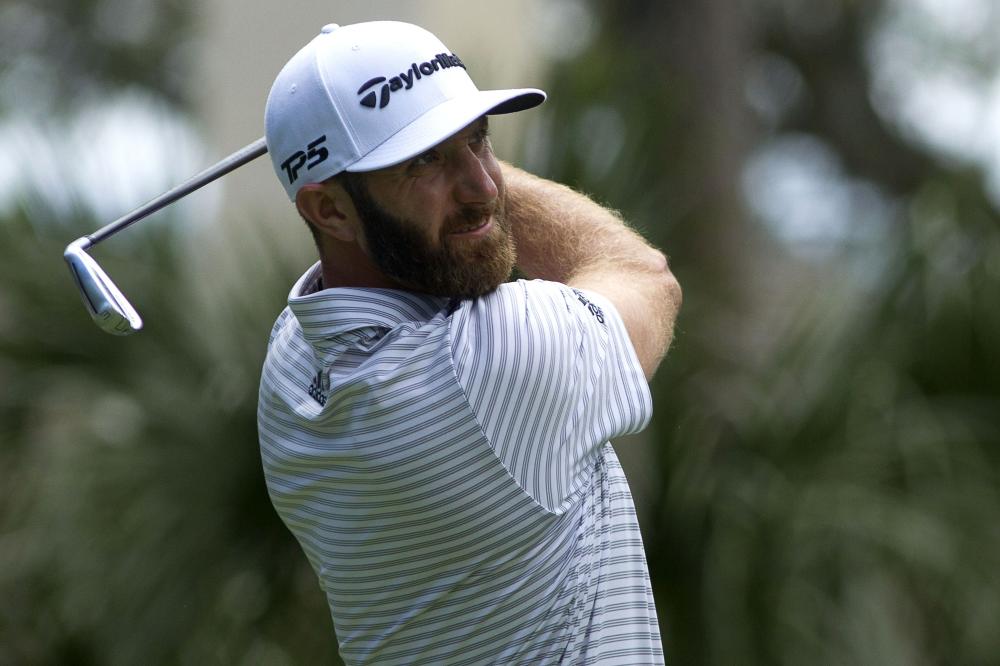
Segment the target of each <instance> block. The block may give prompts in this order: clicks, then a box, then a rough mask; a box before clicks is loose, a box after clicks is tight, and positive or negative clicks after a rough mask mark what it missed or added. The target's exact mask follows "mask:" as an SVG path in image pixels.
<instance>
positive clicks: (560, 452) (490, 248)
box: [259, 22, 681, 666]
mask: <svg viewBox="0 0 1000 666" xmlns="http://www.w3.org/2000/svg"><path fill="white" fill-rule="evenodd" d="M544 98H545V95H544V93H542V92H541V91H539V90H535V89H530V88H526V89H518V90H494V91H480V90H478V89H477V88H476V86H475V85H474V84H473V82H472V80H471V78H470V77H469V74H468V72H467V71H466V67H465V63H463V62H462V60H461V58H460V57H459V56H458V55H456V54H455V53H453V52H452V51H450V50H449V49H448V48H447V47H446V46H445V45H444V44H442V43H441V42H440V41H439V40H438V39H437V38H436V37H435V36H434V35H432V34H430V33H429V32H427V31H425V30H423V29H421V28H419V27H416V26H414V25H409V24H405V23H396V22H373V23H362V24H356V25H349V26H343V27H338V26H335V25H329V26H326V27H324V28H323V30H322V32H321V34H319V36H317V37H316V38H315V39H313V40H312V41H311V42H309V43H308V44H307V45H306V46H305V47H304V48H303V49H302V50H301V51H299V52H298V53H297V54H296V55H295V56H294V57H292V59H291V60H290V61H289V62H288V63H287V65H285V67H284V69H282V70H281V72H280V74H279V75H278V77H277V79H276V80H275V82H274V85H273V88H272V89H271V92H270V95H269V97H268V101H267V108H266V112H265V124H266V138H267V144H268V149H269V153H270V156H271V159H272V161H273V165H274V171H275V173H276V174H277V177H278V178H279V180H280V181H281V183H282V185H283V186H284V188H285V191H286V192H287V194H288V197H289V199H290V200H291V201H293V202H294V204H295V206H296V208H297V210H298V212H299V214H300V215H301V217H303V218H304V219H305V220H306V222H307V223H308V225H309V228H310V229H311V230H312V232H313V235H314V237H315V240H316V245H317V247H318V250H319V262H318V263H317V264H316V265H315V266H313V267H312V268H311V269H309V270H308V271H307V272H306V273H305V274H304V275H303V276H302V277H301V278H300V279H299V280H298V282H297V283H296V284H295V286H294V287H293V288H292V291H291V293H290V294H289V297H288V307H287V309H285V310H284V312H282V313H281V315H280V316H279V317H278V320H277V322H276V323H275V325H274V329H273V331H272V333H271V336H270V342H269V346H268V354H267V360H266V361H265V364H264V368H263V375H262V378H261V387H260V403H259V431H260V447H261V456H262V459H263V466H264V471H265V476H266V480H267V487H268V491H269V493H270V496H271V500H272V502H273V503H274V507H275V509H276V510H277V512H278V514H279V515H280V516H281V518H282V520H283V521H284V522H285V524H286V525H287V526H288V528H289V529H290V530H291V532H292V533H293V534H294V535H295V537H296V539H298V541H299V543H300V544H301V545H302V549H303V551H304V552H305V554H306V557H308V559H309V562H310V563H311V564H312V567H313V569H314V570H315V571H316V575H317V577H318V579H319V585H320V587H321V588H322V590H323V592H324V593H325V594H326V598H327V600H328V602H329V606H330V612H331V614H332V616H333V621H334V626H335V629H336V634H337V638H338V639H339V642H340V654H341V656H342V657H343V659H344V661H345V662H347V663H348V664H531V665H535V664H550V663H551V664H554V663H563V664H628V665H630V666H631V665H635V664H647V663H650V664H657V663H662V661H663V650H662V647H661V642H660V634H659V630H658V628H657V617H656V609H655V607H654V603H653V595H652V592H651V590H650V584H649V576H648V572H647V568H646V561H645V557H644V554H643V547H642V540H641V538H640V535H639V527H638V524H637V522H636V516H635V510H634V507H633V503H632V499H631V496H630V494H629V488H628V484H627V482H626V480H625V477H624V475H623V474H622V469H621V466H620V465H619V463H618V460H617V458H616V457H615V453H614V451H613V449H612V447H611V445H610V444H609V440H610V439H612V438H615V437H618V436H620V435H625V434H628V433H634V432H638V431H639V430H641V429H642V428H643V427H645V425H646V424H647V423H648V421H649V419H650V416H651V400H650V394H649V388H648V385H647V380H648V379H649V378H650V377H651V376H652V374H653V372H654V371H655V370H656V367H657V365H658V364H659V362H660V359H661V358H662V356H663V355H664V353H665V351H666V349H667V347H668V345H669V343H670V339H671V335H672V327H673V322H674V318H675V316H676V313H677V309H678V307H679V305H680V300H681V298H680V289H679V287H678V285H677V282H676V281H675V279H674V278H673V276H672V275H671V273H670V271H669V269H668V268H667V262H666V260H665V258H664V256H663V254H661V253H660V252H658V251H657V250H655V249H653V248H652V247H650V246H649V245H648V244H647V243H645V242H644V241H643V240H642V238H640V237H639V236H638V235H637V234H636V233H634V232H633V231H631V230H629V228H628V227H627V226H626V225H625V224H623V223H622V221H621V219H620V218H619V217H618V215H616V214H615V213H613V212H611V211H608V210H606V209H604V208H602V207H600V206H598V205H596V204H595V203H593V202H592V201H590V200H589V199H588V198H587V197H585V196H583V195H581V194H578V193H576V192H574V191H572V190H570V189H569V188H567V187H565V186H562V185H559V184H556V183H552V182H549V181H546V180H543V179H540V178H537V177H534V176H532V175H529V174H528V173H525V172H524V171H522V170H519V169H517V168H515V167H513V166H511V165H509V164H506V163H503V162H500V161H499V160H498V159H497V158H496V156H495V155H494V153H493V148H492V146H491V143H490V138H489V123H490V121H491V116H496V115H498V114H505V113H511V112H516V111H522V110H525V109H528V108H530V107H533V106H536V105H538V104H540V103H541V102H542V101H543V100H544ZM515 266H517V267H518V269H519V270H520V272H521V274H522V275H523V276H525V277H526V278H527V279H521V280H517V281H512V282H509V281H508V280H509V278H510V276H511V272H512V269H513V268H514V267H515Z"/></svg>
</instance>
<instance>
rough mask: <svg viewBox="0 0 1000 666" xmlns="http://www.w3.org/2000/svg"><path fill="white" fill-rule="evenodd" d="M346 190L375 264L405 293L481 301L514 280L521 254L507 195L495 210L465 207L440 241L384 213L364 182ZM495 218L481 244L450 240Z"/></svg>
mask: <svg viewBox="0 0 1000 666" xmlns="http://www.w3.org/2000/svg"><path fill="white" fill-rule="evenodd" d="M346 188H347V190H348V193H349V194H350V195H351V198H352V199H353V201H354V207H355V209H356V210H357V212H358V216H359V217H360V219H361V226H362V229H363V230H364V234H365V240H366V241H367V246H368V253H369V255H370V256H371V259H372V261H374V262H375V265H376V266H377V267H378V268H379V270H381V271H382V272H383V273H384V274H385V275H387V276H389V277H390V278H392V279H393V280H395V281H396V282H398V283H399V284H400V285H402V286H403V287H405V288H407V289H410V290H413V291H417V292H421V293H425V294H429V295H432V296H443V297H447V298H456V297H457V298H476V297H478V296H482V295H483V294H487V293H489V292H491V291H493V290H494V289H496V288H497V287H499V286H500V285H501V284H502V283H503V282H505V281H506V280H507V278H509V277H510V274H511V271H512V270H513V268H514V263H515V261H516V252H515V249H514V239H513V236H512V235H511V232H510V223H509V222H508V220H507V216H506V211H505V209H504V205H503V201H504V193H503V190H502V189H501V191H500V194H499V196H498V197H497V199H496V202H495V203H494V204H493V205H487V206H463V207H462V208H461V209H460V210H459V211H458V212H457V213H455V214H454V215H452V216H449V217H448V218H447V219H446V220H445V221H444V224H443V225H442V228H441V234H440V237H439V238H436V239H435V238H433V237H431V236H429V235H428V234H427V233H426V232H425V231H424V228H423V227H422V226H421V225H420V224H419V222H418V221H414V220H407V219H404V218H399V217H396V216H394V215H392V214H391V213H389V212H387V211H386V210H385V209H384V208H382V207H381V206H380V205H379V204H378V203H377V202H376V201H375V200H374V199H373V198H372V197H371V195H370V194H369V192H368V188H367V187H366V186H365V184H364V182H363V181H362V180H361V179H360V178H357V179H354V178H351V179H350V180H349V181H348V184H346ZM491 217H492V220H493V228H492V229H490V231H489V233H488V234H487V235H486V236H484V237H482V238H477V239H461V240H458V239H452V238H449V237H448V234H449V232H451V231H456V230H459V229H467V228H469V227H470V226H475V225H477V224H482V223H484V222H486V221H487V220H489V219H490V218H491Z"/></svg>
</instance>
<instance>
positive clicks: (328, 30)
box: [320, 23, 340, 35]
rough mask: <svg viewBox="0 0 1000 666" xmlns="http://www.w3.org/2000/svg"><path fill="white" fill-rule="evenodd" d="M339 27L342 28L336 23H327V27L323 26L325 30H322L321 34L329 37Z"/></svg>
mask: <svg viewBox="0 0 1000 666" xmlns="http://www.w3.org/2000/svg"><path fill="white" fill-rule="evenodd" d="M339 27H340V26H339V25H337V24H336V23H327V24H326V25H324V26H323V29H322V30H320V32H321V33H323V34H324V35H329V34H330V33H331V32H333V31H334V30H336V29H337V28H339Z"/></svg>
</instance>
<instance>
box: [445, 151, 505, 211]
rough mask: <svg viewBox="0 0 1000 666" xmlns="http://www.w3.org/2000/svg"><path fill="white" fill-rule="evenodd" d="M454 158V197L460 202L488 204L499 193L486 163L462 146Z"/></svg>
mask: <svg viewBox="0 0 1000 666" xmlns="http://www.w3.org/2000/svg"><path fill="white" fill-rule="evenodd" d="M458 153H459V154H458V155H457V156H456V158H455V162H454V168H455V199H456V201H458V203H461V204H489V203H492V202H493V201H495V200H496V198H497V196H498V195H499V190H498V189H497V184H496V183H495V182H494V181H493V177H492V176H491V175H490V173H489V171H487V170H486V165H485V164H483V162H482V160H481V159H480V158H479V156H478V155H476V153H475V152H473V151H472V149H471V148H464V149H462V150H460V151H458Z"/></svg>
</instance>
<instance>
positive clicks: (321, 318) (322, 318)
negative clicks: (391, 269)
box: [288, 262, 450, 344]
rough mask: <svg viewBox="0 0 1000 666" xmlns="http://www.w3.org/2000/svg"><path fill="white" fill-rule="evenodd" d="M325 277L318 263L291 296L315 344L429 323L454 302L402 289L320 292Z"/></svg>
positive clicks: (290, 304)
mask: <svg viewBox="0 0 1000 666" xmlns="http://www.w3.org/2000/svg"><path fill="white" fill-rule="evenodd" d="M322 275H323V271H322V267H321V265H320V263H319V262H317V263H316V264H314V265H313V267H312V268H310V269H309V270H308V271H306V272H305V274H303V275H302V277H301V278H299V280H298V281H297V282H296V283H295V286H294V287H292V290H291V292H290V293H289V294H288V307H289V308H290V309H291V311H292V314H294V315H295V318H296V319H297V320H298V321H299V325H300V326H301V327H302V334H303V337H305V339H306V340H307V341H308V342H310V343H312V344H316V343H317V342H319V341H321V340H329V339H331V338H334V337H339V336H342V335H344V334H346V333H350V332H352V331H357V330H358V329H363V328H371V327H376V328H389V329H391V328H395V327H396V326H399V325H400V324H403V323H406V322H425V321H428V320H430V319H432V318H433V317H434V316H435V315H437V314H439V313H441V312H442V311H446V310H447V309H448V304H449V302H450V301H449V299H447V298H443V297H437V296H428V295H426V294H418V293H414V292H410V291H402V290H399V289H372V288H367V287H365V288H354V287H336V288H331V289H319V287H320V283H321V278H322Z"/></svg>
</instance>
